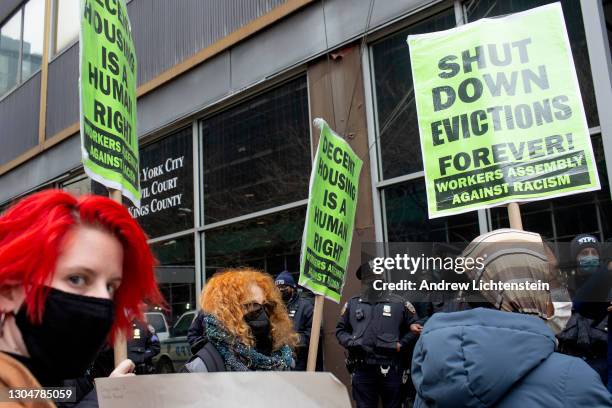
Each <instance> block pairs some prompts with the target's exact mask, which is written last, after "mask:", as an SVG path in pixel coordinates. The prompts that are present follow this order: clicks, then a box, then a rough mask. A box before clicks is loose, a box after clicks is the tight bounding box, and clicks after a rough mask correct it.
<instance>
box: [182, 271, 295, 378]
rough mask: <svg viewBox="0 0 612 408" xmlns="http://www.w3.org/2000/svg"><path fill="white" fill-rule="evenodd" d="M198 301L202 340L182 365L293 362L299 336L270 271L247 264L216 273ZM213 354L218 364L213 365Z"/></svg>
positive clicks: (250, 366)
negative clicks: (248, 267)
mask: <svg viewBox="0 0 612 408" xmlns="http://www.w3.org/2000/svg"><path fill="white" fill-rule="evenodd" d="M201 306H202V316H201V322H202V323H203V328H204V330H203V336H202V339H203V341H202V342H201V343H200V344H199V347H197V348H196V349H195V350H194V351H195V356H194V357H193V358H192V359H191V361H189V362H188V363H187V365H186V366H185V371H187V372H206V371H266V370H267V371H282V370H290V369H291V368H292V367H293V365H294V361H293V349H294V348H295V346H296V345H297V342H298V337H297V335H296V334H295V332H294V331H293V325H292V323H291V321H290V320H289V317H288V315H287V311H286V310H285V307H284V304H283V301H282V299H281V297H280V293H279V292H278V290H277V289H276V286H275V285H274V281H273V280H272V278H271V277H270V276H269V275H267V274H265V273H263V272H258V271H256V270H254V269H246V268H245V269H232V270H227V271H225V272H221V273H218V274H216V275H215V276H213V277H212V278H211V279H210V280H209V281H208V282H207V283H206V287H205V289H204V292H203V296H202V302H201ZM202 343H203V344H204V346H203V344H202ZM211 354H212V355H213V356H212V357H211ZM215 360H218V361H219V362H220V364H217V366H216V367H213V366H214V365H215V364H214V362H215ZM221 362H222V363H221Z"/></svg>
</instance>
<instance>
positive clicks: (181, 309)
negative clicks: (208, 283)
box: [151, 234, 197, 324]
mask: <svg viewBox="0 0 612 408" xmlns="http://www.w3.org/2000/svg"><path fill="white" fill-rule="evenodd" d="M193 241H194V237H193V234H189V235H186V236H184V237H181V238H174V239H171V240H167V241H161V242H156V243H154V244H151V250H152V251H153V253H154V254H155V257H156V258H157V260H158V262H159V266H157V268H155V274H156V276H157V283H158V284H159V289H160V291H161V293H162V295H164V299H166V302H167V303H168V306H169V307H170V310H169V311H168V312H167V313H168V315H167V316H166V317H167V320H168V322H169V324H173V323H174V322H176V321H177V319H178V318H179V317H180V316H181V315H182V314H183V313H185V312H188V311H191V310H194V309H197V305H196V303H195V302H196V294H195V290H196V287H195V250H194V242H193Z"/></svg>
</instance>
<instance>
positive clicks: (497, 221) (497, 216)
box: [491, 136, 612, 242]
mask: <svg viewBox="0 0 612 408" xmlns="http://www.w3.org/2000/svg"><path fill="white" fill-rule="evenodd" d="M592 141H593V150H594V152H595V160H596V161H597V170H598V172H599V181H600V183H601V190H599V191H595V192H590V193H584V194H575V195H570V196H567V197H561V198H557V199H554V200H544V201H535V202H531V203H527V204H523V205H521V218H522V221H523V228H524V229H525V230H528V231H534V232H537V233H540V234H542V236H544V237H545V238H546V239H548V240H551V241H555V242H556V241H561V242H564V241H571V240H572V239H573V238H574V237H575V236H576V235H578V234H583V233H587V234H593V235H595V236H597V237H598V238H600V239H601V240H605V239H610V238H612V203H611V201H610V186H609V183H608V178H607V172H606V163H605V160H604V154H603V145H602V140H601V136H595V137H593V138H592ZM491 221H492V224H493V228H494V229H495V228H507V227H508V225H509V224H508V212H507V210H506V207H497V208H493V209H491Z"/></svg>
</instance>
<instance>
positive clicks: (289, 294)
mask: <svg viewBox="0 0 612 408" xmlns="http://www.w3.org/2000/svg"><path fill="white" fill-rule="evenodd" d="M280 293H281V297H282V298H283V302H285V304H286V303H289V301H290V300H291V298H293V290H292V289H282V290H281V291H280Z"/></svg>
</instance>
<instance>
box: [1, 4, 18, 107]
mask: <svg viewBox="0 0 612 408" xmlns="http://www.w3.org/2000/svg"><path fill="white" fill-rule="evenodd" d="M21 13H22V11H21V10H19V11H18V12H17V13H15V14H14V15H13V16H12V17H11V18H10V19H9V20H8V21H7V22H6V23H5V24H4V25H3V26H2V27H0V96H2V95H4V94H5V93H6V92H8V91H10V90H11V89H12V88H13V87H14V86H15V85H17V82H18V81H19V55H20V49H21Z"/></svg>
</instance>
